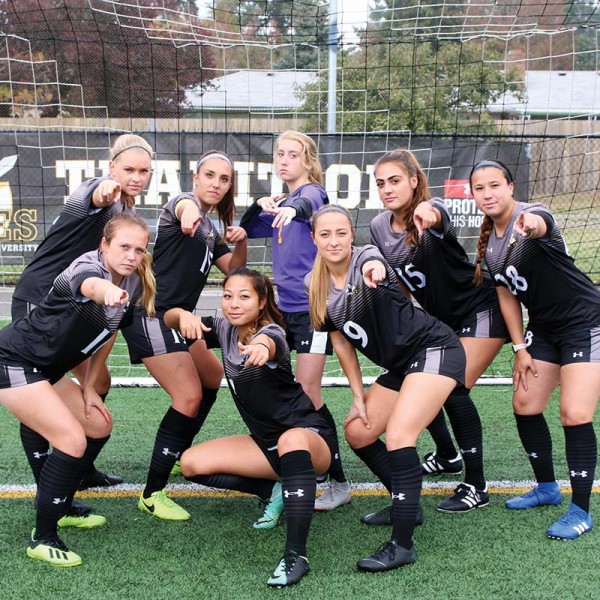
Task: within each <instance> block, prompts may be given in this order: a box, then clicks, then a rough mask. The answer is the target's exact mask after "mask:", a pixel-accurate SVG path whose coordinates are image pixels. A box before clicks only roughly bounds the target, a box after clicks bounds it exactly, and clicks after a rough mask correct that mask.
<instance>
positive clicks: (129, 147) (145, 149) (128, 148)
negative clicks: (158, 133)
mask: <svg viewBox="0 0 600 600" xmlns="http://www.w3.org/2000/svg"><path fill="white" fill-rule="evenodd" d="M132 148H141V149H142V150H143V151H144V152H146V153H147V154H148V156H149V157H150V158H152V154H150V152H148V148H146V147H144V146H140V145H139V144H135V145H134V146H127V148H123V150H119V151H118V152H117V153H116V154H115V155H114V156H113V157H112V158H111V160H115V158H117V156H119V154H123V152H127V150H131V149H132Z"/></svg>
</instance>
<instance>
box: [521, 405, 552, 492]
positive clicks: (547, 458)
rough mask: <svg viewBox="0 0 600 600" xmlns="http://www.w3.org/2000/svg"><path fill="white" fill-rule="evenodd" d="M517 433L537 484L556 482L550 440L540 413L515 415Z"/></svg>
mask: <svg viewBox="0 0 600 600" xmlns="http://www.w3.org/2000/svg"><path fill="white" fill-rule="evenodd" d="M515 419H516V421H517V431H518V432H519V437H520V438H521V443H522V444H523V448H524V449H525V452H527V457H528V458H529V462H530V464H531V468H532V469H533V474H534V475H535V478H536V480H537V482H538V483H550V482H552V481H556V476H555V474H554V462H553V460H552V438H551V437H550V430H549V429H548V423H546V419H545V417H544V415H543V414H542V413H540V414H537V415H517V414H515Z"/></svg>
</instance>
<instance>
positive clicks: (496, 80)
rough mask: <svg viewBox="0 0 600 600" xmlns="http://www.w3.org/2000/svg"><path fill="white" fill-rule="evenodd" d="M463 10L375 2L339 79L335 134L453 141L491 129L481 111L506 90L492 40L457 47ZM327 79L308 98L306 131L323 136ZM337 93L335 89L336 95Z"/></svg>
mask: <svg viewBox="0 0 600 600" xmlns="http://www.w3.org/2000/svg"><path fill="white" fill-rule="evenodd" d="M461 10H464V7H462V8H461V7H460V6H455V5H440V4H435V5H432V7H430V8H427V7H423V6H422V5H421V4H420V3H419V6H414V5H413V6H409V7H408V8H407V7H406V2H402V1H398V0H394V1H390V2H387V3H386V2H382V1H380V2H379V3H377V4H376V5H375V7H374V9H373V10H372V11H371V14H370V19H369V23H368V24H367V27H366V28H365V29H364V30H363V31H360V32H359V36H360V43H359V47H358V49H357V50H356V51H355V52H344V53H343V54H342V61H341V62H342V66H341V67H340V69H339V71H338V82H341V83H342V86H340V85H339V84H338V92H337V112H338V114H339V115H340V117H339V119H338V129H340V130H342V131H390V130H411V131H414V132H428V133H442V134H453V133H456V132H458V131H460V132H465V133H466V132H473V133H478V132H482V131H490V130H492V129H493V128H494V125H493V119H492V117H491V115H490V114H489V113H488V111H487V106H488V104H489V103H490V102H493V101H494V100H496V99H497V98H498V97H500V95H501V94H503V93H504V92H507V91H513V92H515V93H518V85H517V84H516V83H515V84H511V83H510V81H511V76H510V74H509V73H507V72H506V70H505V66H504V63H503V60H502V58H503V54H502V51H501V49H500V47H499V44H498V42H497V41H495V40H491V41H486V40H482V39H475V40H469V41H468V42H463V41H462V40H461V39H460V36H459V33H460V28H461V27H462V25H461V23H462V22H463V21H464V15H462V16H461V17H460V19H458V17H459V16H460V11H461ZM326 78H327V74H326V73H322V74H321V77H320V79H319V81H318V82H317V83H316V84H315V85H314V86H311V87H309V88H308V89H307V90H306V92H307V93H306V101H305V103H304V105H303V109H304V111H306V112H307V113H309V115H311V116H310V117H309V124H308V128H309V129H313V130H320V129H322V128H323V125H324V123H323V119H322V115H323V114H325V112H326V102H327V98H326V94H325V93H324V90H325V89H326ZM340 87H341V89H340Z"/></svg>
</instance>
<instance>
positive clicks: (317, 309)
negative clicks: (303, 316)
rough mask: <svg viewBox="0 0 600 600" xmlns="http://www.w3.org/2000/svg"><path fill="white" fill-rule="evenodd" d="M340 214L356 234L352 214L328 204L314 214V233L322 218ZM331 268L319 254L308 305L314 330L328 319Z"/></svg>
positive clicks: (312, 220)
mask: <svg viewBox="0 0 600 600" xmlns="http://www.w3.org/2000/svg"><path fill="white" fill-rule="evenodd" d="M332 212H335V213H339V214H341V215H344V216H345V217H346V218H347V219H348V223H350V228H351V230H352V233H353V234H354V224H353V223H352V217H351V216H350V213H349V212H348V211H347V210H346V209H345V208H343V207H342V206H338V205H337V204H328V205H326V206H323V207H321V208H320V209H319V210H318V211H317V212H316V213H314V214H313V216H312V218H311V220H310V224H311V227H312V230H313V232H314V231H315V227H316V225H317V221H318V220H319V219H320V217H321V216H323V215H324V214H328V213H332ZM329 281H330V277H329V267H328V266H327V263H326V262H325V261H324V260H323V258H322V257H321V255H320V254H319V253H318V252H317V256H316V258H315V263H314V266H313V270H312V274H311V276H310V285H309V290H308V304H309V311H310V320H311V323H312V326H313V328H314V329H319V328H320V327H321V326H322V325H323V324H324V323H325V319H326V317H327V300H328V299H329V291H330V290H329Z"/></svg>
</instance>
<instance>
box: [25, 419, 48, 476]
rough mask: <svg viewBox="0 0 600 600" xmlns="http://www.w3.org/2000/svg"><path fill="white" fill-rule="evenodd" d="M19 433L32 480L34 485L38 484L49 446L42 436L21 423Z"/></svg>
mask: <svg viewBox="0 0 600 600" xmlns="http://www.w3.org/2000/svg"><path fill="white" fill-rule="evenodd" d="M19 433H20V435H21V443H22V444H23V450H25V456H27V462H28V463H29V466H30V467H31V471H32V473H33V478H34V479H35V482H36V483H39V480H40V473H41V472H42V469H43V468H44V464H45V463H46V459H47V458H48V457H49V456H50V444H49V443H48V440H47V439H46V438H45V437H44V436H43V435H40V434H39V433H38V432H37V431H34V430H33V429H31V428H30V427H27V425H24V424H23V423H21V427H20V429H19Z"/></svg>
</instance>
